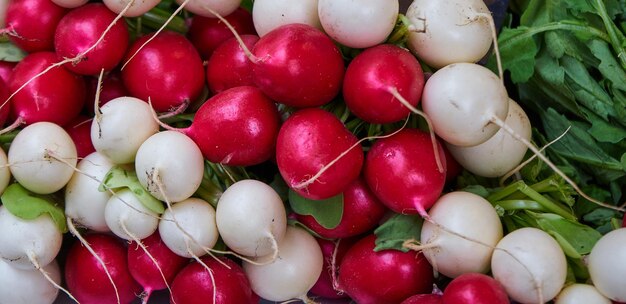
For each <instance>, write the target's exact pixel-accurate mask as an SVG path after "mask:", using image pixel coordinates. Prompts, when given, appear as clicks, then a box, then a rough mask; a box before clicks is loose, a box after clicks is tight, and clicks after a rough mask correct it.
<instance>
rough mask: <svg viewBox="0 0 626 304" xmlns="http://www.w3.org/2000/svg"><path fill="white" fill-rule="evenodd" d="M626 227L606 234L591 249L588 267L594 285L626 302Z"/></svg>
mask: <svg viewBox="0 0 626 304" xmlns="http://www.w3.org/2000/svg"><path fill="white" fill-rule="evenodd" d="M624 261H626V228H620V229H616V230H613V231H611V232H609V233H607V234H605V235H604V236H603V237H602V238H601V239H600V240H599V241H598V242H597V243H596V244H595V245H594V246H593V248H592V249H591V253H590V254H589V256H588V259H587V267H588V268H589V274H590V275H591V281H593V285H595V286H596V288H597V289H598V290H599V291H600V292H601V293H602V294H603V295H604V296H606V297H608V298H609V299H611V300H614V301H616V302H626V276H625V275H624V274H626V263H624Z"/></svg>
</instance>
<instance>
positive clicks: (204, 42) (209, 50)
mask: <svg viewBox="0 0 626 304" xmlns="http://www.w3.org/2000/svg"><path fill="white" fill-rule="evenodd" d="M224 19H226V20H227V21H228V23H229V24H230V25H231V26H232V27H233V28H234V29H235V31H237V33H238V34H239V35H241V36H243V35H246V34H252V35H254V34H256V31H255V30H254V24H253V23H252V15H251V14H250V12H248V11H247V10H245V9H243V8H238V9H237V10H235V11H234V12H232V14H229V15H228V16H225V17H224ZM187 37H188V38H189V41H191V43H193V45H194V46H195V47H196V49H198V52H199V53H200V56H202V58H204V59H208V58H210V57H211V54H213V51H214V50H215V49H216V48H217V47H219V46H220V44H222V43H223V42H224V41H226V40H228V39H229V38H231V37H233V33H232V32H231V31H230V29H228V27H227V26H226V24H224V22H222V21H221V20H219V19H217V18H208V17H203V16H200V15H195V16H193V17H192V18H191V25H189V32H187Z"/></svg>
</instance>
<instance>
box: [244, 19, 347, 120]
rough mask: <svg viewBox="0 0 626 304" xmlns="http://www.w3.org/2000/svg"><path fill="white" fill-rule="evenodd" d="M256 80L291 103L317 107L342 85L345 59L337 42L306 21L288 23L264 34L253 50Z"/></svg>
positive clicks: (271, 94)
mask: <svg viewBox="0 0 626 304" xmlns="http://www.w3.org/2000/svg"><path fill="white" fill-rule="evenodd" d="M252 53H253V54H254V55H255V56H256V58H258V60H259V61H258V62H256V63H255V64H254V68H253V73H254V83H256V85H257V86H258V87H259V88H261V90H262V91H263V92H264V93H265V94H267V95H268V96H269V97H270V98H272V99H274V100H276V101H277V102H279V103H283V104H285V105H288V106H292V107H297V108H304V107H317V106H321V105H323V104H325V103H327V102H329V101H331V100H332V99H333V98H334V97H335V96H336V95H337V93H339V90H340V88H341V83H342V81H343V75H344V72H345V67H344V62H343V58H342V56H341V53H340V52H339V49H338V48H337V46H336V45H335V44H334V42H333V41H332V40H331V39H330V38H329V37H328V36H326V34H324V33H323V32H321V31H320V30H318V29H316V28H314V27H312V26H310V25H305V24H295V23H294V24H286V25H283V26H280V27H278V28H276V29H274V30H272V31H271V32H269V33H267V34H266V35H265V36H263V37H261V39H259V41H258V42H257V43H256V45H255V46H254V48H253V49H252Z"/></svg>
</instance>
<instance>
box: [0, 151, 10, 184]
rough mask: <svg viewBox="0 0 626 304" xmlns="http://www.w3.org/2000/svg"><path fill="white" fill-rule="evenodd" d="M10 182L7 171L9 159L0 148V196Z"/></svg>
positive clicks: (8, 171) (8, 170)
mask: <svg viewBox="0 0 626 304" xmlns="http://www.w3.org/2000/svg"><path fill="white" fill-rule="evenodd" d="M10 182H11V170H10V169H9V159H8V158H7V154H6V153H5V152H4V149H2V148H0V194H2V193H3V192H4V189H6V188H7V186H8V185H9V183H10Z"/></svg>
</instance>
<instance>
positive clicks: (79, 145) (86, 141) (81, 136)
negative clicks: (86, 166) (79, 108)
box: [63, 115, 96, 158]
mask: <svg viewBox="0 0 626 304" xmlns="http://www.w3.org/2000/svg"><path fill="white" fill-rule="evenodd" d="M92 120H93V117H87V116H83V115H79V116H77V117H76V118H74V120H72V121H71V122H70V123H69V124H67V125H65V126H63V129H65V131H66V132H67V134H69V135H70V137H71V138H72V141H74V145H76V152H77V153H78V154H77V155H78V157H79V158H84V157H86V156H87V155H89V154H91V153H93V152H96V148H94V146H93V143H92V142H91V121H92Z"/></svg>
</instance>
